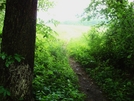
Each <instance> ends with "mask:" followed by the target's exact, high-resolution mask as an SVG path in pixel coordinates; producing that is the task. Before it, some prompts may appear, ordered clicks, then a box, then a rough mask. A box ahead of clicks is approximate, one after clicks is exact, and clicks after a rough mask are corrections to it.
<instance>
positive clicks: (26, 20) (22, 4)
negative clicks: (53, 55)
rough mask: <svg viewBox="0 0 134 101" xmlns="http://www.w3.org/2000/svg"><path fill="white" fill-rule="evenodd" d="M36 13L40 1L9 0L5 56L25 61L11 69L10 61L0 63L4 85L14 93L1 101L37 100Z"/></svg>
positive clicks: (5, 24) (7, 2)
mask: <svg viewBox="0 0 134 101" xmlns="http://www.w3.org/2000/svg"><path fill="white" fill-rule="evenodd" d="M36 12H37V0H6V13H5V20H4V28H3V33H2V46H1V53H3V52H4V53H5V54H7V55H8V56H12V57H13V56H14V55H15V54H18V55H21V56H22V57H24V59H23V60H22V61H21V62H17V61H15V62H13V63H12V64H10V65H9V67H6V66H5V61H6V59H5V60H4V61H3V60H2V59H1V60H0V86H1V85H2V86H3V87H4V88H6V89H7V90H9V92H10V93H11V95H10V96H6V97H4V98H0V101H18V100H19V99H23V100H24V101H33V97H32V77H33V66H34V50H35V49H34V48H35V33H36ZM8 56H7V57H8Z"/></svg>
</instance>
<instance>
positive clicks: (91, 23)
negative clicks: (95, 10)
mask: <svg viewBox="0 0 134 101" xmlns="http://www.w3.org/2000/svg"><path fill="white" fill-rule="evenodd" d="M102 21H104V20H102V19H93V20H90V21H63V22H60V23H61V24H66V25H84V26H92V25H96V24H98V23H100V22H102Z"/></svg>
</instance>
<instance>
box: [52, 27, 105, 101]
mask: <svg viewBox="0 0 134 101" xmlns="http://www.w3.org/2000/svg"><path fill="white" fill-rule="evenodd" d="M51 28H52V29H54V30H55V31H56V32H58V33H59V39H61V40H63V41H65V43H66V45H67V44H68V42H69V41H70V40H73V39H75V40H76V38H79V37H81V36H82V33H84V32H87V31H88V30H89V29H90V27H88V26H77V25H58V26H57V27H55V26H53V25H51ZM69 63H70V66H71V67H72V69H73V71H74V72H75V73H76V74H77V76H78V79H79V86H80V88H79V89H80V91H82V92H83V93H84V94H85V95H86V99H85V101H107V100H106V97H105V96H104V94H103V93H102V91H101V90H100V89H99V88H98V87H97V85H96V84H95V83H94V82H93V80H92V79H91V78H90V77H89V76H88V75H87V74H86V72H85V71H84V70H83V68H82V67H81V66H80V64H79V63H77V62H76V61H75V60H74V59H73V58H70V59H69Z"/></svg>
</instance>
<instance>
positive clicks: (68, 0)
mask: <svg viewBox="0 0 134 101" xmlns="http://www.w3.org/2000/svg"><path fill="white" fill-rule="evenodd" d="M55 1H56V6H55V7H54V8H53V9H50V10H49V12H48V13H50V15H49V14H48V13H44V12H38V16H39V17H40V18H42V19H51V18H55V19H57V20H60V21H64V20H76V19H77V18H76V15H80V14H81V13H83V11H84V8H86V7H87V6H88V4H89V2H90V0H55Z"/></svg>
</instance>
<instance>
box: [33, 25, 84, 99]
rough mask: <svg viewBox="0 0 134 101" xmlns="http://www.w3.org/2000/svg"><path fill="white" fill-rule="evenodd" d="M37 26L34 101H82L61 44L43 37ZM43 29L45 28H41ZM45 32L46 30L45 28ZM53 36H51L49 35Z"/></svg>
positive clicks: (74, 76) (42, 32)
mask: <svg viewBox="0 0 134 101" xmlns="http://www.w3.org/2000/svg"><path fill="white" fill-rule="evenodd" d="M40 26H42V25H41V24H37V32H38V33H37V38H36V53H35V70H34V75H35V78H34V81H33V88H34V94H35V97H36V100H40V101H76V100H77V101H83V98H84V95H83V94H82V93H80V92H79V90H78V86H77V77H76V75H75V74H74V72H73V70H72V69H71V68H70V66H69V63H68V55H67V54H66V50H65V49H64V48H63V43H62V42H60V41H59V40H57V39H55V38H54V37H49V35H50V34H54V33H53V32H51V31H50V30H49V31H50V32H49V34H48V37H44V38H43V36H44V34H45V32H44V31H45V30H44V31H40V28H41V27H40ZM42 27H44V29H45V28H46V26H42ZM46 30H47V28H46ZM50 36H53V35H50Z"/></svg>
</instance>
